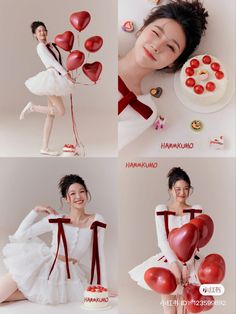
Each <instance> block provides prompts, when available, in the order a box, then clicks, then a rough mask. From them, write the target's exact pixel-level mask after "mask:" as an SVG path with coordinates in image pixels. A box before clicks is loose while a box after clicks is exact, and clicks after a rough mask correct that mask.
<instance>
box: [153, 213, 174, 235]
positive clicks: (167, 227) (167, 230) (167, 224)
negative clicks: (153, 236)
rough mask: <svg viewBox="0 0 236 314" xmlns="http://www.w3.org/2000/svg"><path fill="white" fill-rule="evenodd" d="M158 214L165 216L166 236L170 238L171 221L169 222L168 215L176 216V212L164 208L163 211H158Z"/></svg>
mask: <svg viewBox="0 0 236 314" xmlns="http://www.w3.org/2000/svg"><path fill="white" fill-rule="evenodd" d="M156 214H157V216H164V222H165V229H166V237H167V238H168V235H169V222H168V216H169V215H173V216H175V214H176V213H175V212H172V211H170V210H164V211H162V212H156Z"/></svg>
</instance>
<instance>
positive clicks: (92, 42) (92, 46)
mask: <svg viewBox="0 0 236 314" xmlns="http://www.w3.org/2000/svg"><path fill="white" fill-rule="evenodd" d="M102 44H103V39H102V37H100V36H93V37H90V38H88V39H87V40H86V41H85V43H84V47H85V49H86V50H88V51H89V52H96V51H98V50H99V49H100V48H101V47H102Z"/></svg>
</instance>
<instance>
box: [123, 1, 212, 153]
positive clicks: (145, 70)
mask: <svg viewBox="0 0 236 314" xmlns="http://www.w3.org/2000/svg"><path fill="white" fill-rule="evenodd" d="M207 16H208V13H207V12H206V11H205V9H204V8H203V6H202V4H201V3H200V2H199V1H198V0H192V1H191V0H190V1H188V0H173V1H170V2H169V3H168V4H165V5H161V6H157V7H156V8H155V9H154V10H153V11H152V12H151V14H150V15H149V16H148V17H147V19H146V20H145V21H144V24H143V27H142V28H141V29H140V31H139V32H138V37H137V40H136V41H135V44H134V46H133V48H132V49H131V50H130V51H129V52H128V53H127V54H126V55H125V56H124V57H122V58H121V59H120V60H119V84H118V85H119V92H120V97H121V99H120V101H119V108H118V113H119V129H118V134H119V135H118V136H119V148H123V147H124V146H125V145H127V144H128V143H129V142H131V141H132V140H134V139H135V138H136V137H138V136H139V135H141V134H142V133H143V132H144V131H145V130H146V129H147V128H148V127H149V126H150V125H151V124H153V122H154V120H155V119H156V116H157V110H156V107H155V104H153V103H152V101H151V99H150V98H151V96H150V95H144V94H145V93H147V90H144V87H143V86H142V83H143V80H144V78H145V77H146V76H147V75H148V74H150V73H151V72H153V71H155V70H162V69H164V70H168V71H173V72H174V71H176V70H178V69H179V68H180V67H181V66H182V65H183V64H184V62H185V61H186V60H187V59H188V58H189V56H190V55H191V54H192V53H193V51H194V50H195V48H196V47H197V46H198V44H199V43H200V40H201V36H202V35H203V33H204V31H205V30H206V24H207V20H206V18H207ZM151 87H153V86H149V89H150V88H151Z"/></svg>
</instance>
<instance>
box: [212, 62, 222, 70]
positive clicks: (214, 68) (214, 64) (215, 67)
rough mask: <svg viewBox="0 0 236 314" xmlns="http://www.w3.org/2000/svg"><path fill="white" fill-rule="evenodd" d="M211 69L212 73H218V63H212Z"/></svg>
mask: <svg viewBox="0 0 236 314" xmlns="http://www.w3.org/2000/svg"><path fill="white" fill-rule="evenodd" d="M211 68H212V70H213V71H219V69H220V65H219V63H218V62H213V63H212V64H211Z"/></svg>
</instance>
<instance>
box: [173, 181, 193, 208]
mask: <svg viewBox="0 0 236 314" xmlns="http://www.w3.org/2000/svg"><path fill="white" fill-rule="evenodd" d="M189 191H190V187H189V184H188V183H187V182H186V181H184V180H178V181H176V182H175V184H174V185H173V186H172V189H171V194H172V196H173V199H174V200H175V201H177V202H179V203H185V202H186V200H187V198H188V197H189Z"/></svg>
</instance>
